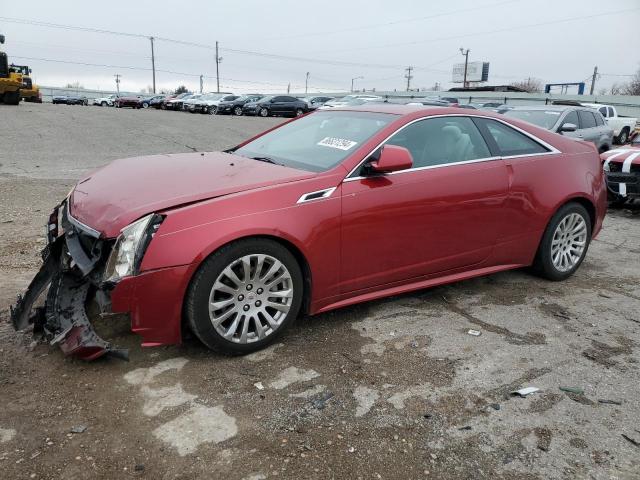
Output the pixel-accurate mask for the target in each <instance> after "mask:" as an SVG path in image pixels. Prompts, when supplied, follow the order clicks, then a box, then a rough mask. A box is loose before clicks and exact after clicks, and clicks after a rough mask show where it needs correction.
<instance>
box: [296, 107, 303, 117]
mask: <svg viewBox="0 0 640 480" xmlns="http://www.w3.org/2000/svg"><path fill="white" fill-rule="evenodd" d="M301 115H304V110H302V109H301V108H298V109H297V110H296V117H300V116H301Z"/></svg>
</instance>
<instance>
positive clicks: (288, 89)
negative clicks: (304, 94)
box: [287, 83, 291, 93]
mask: <svg viewBox="0 0 640 480" xmlns="http://www.w3.org/2000/svg"><path fill="white" fill-rule="evenodd" d="M290 91H291V84H290V83H288V84H287V93H289V92H290Z"/></svg>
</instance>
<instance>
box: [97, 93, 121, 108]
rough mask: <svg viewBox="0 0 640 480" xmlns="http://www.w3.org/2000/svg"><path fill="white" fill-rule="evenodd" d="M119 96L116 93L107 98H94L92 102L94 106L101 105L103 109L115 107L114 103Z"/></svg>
mask: <svg viewBox="0 0 640 480" xmlns="http://www.w3.org/2000/svg"><path fill="white" fill-rule="evenodd" d="M116 98H118V96H117V95H116V94H115V93H114V94H112V95H107V96H106V97H99V98H94V99H93V100H92V101H91V104H92V105H99V106H101V107H113V102H115V100H116Z"/></svg>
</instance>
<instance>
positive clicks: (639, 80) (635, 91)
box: [622, 68, 640, 95]
mask: <svg viewBox="0 0 640 480" xmlns="http://www.w3.org/2000/svg"><path fill="white" fill-rule="evenodd" d="M622 95H640V68H639V69H638V70H637V71H636V73H635V75H634V76H633V77H631V80H630V81H629V83H627V84H625V85H624V86H623V87H622Z"/></svg>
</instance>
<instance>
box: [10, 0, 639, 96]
mask: <svg viewBox="0 0 640 480" xmlns="http://www.w3.org/2000/svg"><path fill="white" fill-rule="evenodd" d="M25 5H27V4H26V3H24V2H11V1H9V0H0V33H4V34H5V35H6V37H7V38H6V43H5V45H4V50H5V51H6V52H7V53H8V55H9V61H14V62H15V63H18V64H28V65H30V66H31V67H32V69H33V76H34V78H35V80H36V82H38V83H39V84H41V85H46V86H63V85H65V84H67V83H72V82H80V84H82V85H83V86H85V87H86V88H99V89H115V82H114V77H113V75H114V74H116V73H118V74H121V75H122V83H121V89H122V90H128V91H139V90H140V89H141V88H145V87H146V86H148V85H151V83H152V80H151V71H150V69H151V59H150V45H149V44H150V42H149V40H148V39H146V38H143V37H135V36H119V35H109V34H104V33H97V32H91V31H78V30H73V29H63V28H51V27H46V26H41V25H33V24H29V23H17V22H16V21H15V19H21V20H27V21H29V22H36V23H37V22H45V23H51V24H61V25H71V26H79V27H88V28H90V29H91V28H93V29H103V30H110V31H116V32H124V33H132V34H138V35H143V36H151V35H153V36H155V37H163V38H166V39H173V40H181V41H184V42H191V43H197V44H202V45H205V46H207V45H209V46H212V45H214V44H215V41H216V40H218V41H219V42H220V56H221V57H223V60H222V63H221V64H220V77H221V89H223V90H225V91H236V92H247V91H257V92H271V91H284V90H286V88H287V84H289V83H290V84H291V89H292V92H293V91H295V92H303V91H304V84H305V74H306V72H309V91H310V92H312V91H320V90H324V91H330V90H337V91H346V90H349V89H350V86H351V79H352V78H354V77H364V78H363V79H357V80H355V85H356V88H360V89H362V88H366V89H367V90H369V89H371V88H374V87H375V88H376V89H377V90H393V89H394V88H395V89H398V90H403V89H405V88H406V79H405V78H404V75H405V73H406V72H405V71H404V70H403V69H404V68H405V67H406V66H409V65H411V66H413V67H415V70H414V71H413V75H414V78H413V79H412V87H413V88H417V87H420V88H430V87H432V86H433V85H434V84H435V83H436V82H439V83H440V84H441V85H442V87H444V88H449V87H451V86H454V85H453V84H452V83H451V71H452V67H453V64H454V63H458V62H461V61H463V60H464V58H463V57H462V55H461V54H460V51H459V49H460V47H464V48H465V49H467V48H468V49H470V50H471V52H470V54H469V61H486V62H490V63H491V67H490V72H489V83H490V84H505V83H510V82H512V81H516V80H522V79H526V78H527V77H535V78H539V79H541V80H542V81H543V82H544V83H547V82H549V83H557V82H579V81H585V80H587V79H589V81H590V77H591V74H592V72H593V67H594V66H595V65H597V66H598V69H599V71H600V72H601V73H602V76H601V77H600V78H599V79H598V82H597V84H596V91H598V90H600V88H603V87H607V88H609V87H610V86H611V85H612V84H613V83H614V82H624V81H628V80H629V77H625V76H623V75H628V74H633V73H634V72H635V71H636V70H637V69H638V68H639V67H640V56H639V55H638V51H637V48H634V45H635V44H637V41H638V39H640V34H639V33H638V26H639V25H640V1H639V0H608V1H604V0H562V1H560V0H447V1H444V0H442V1H440V0H432V1H419V0H414V1H411V0H395V1H393V2H390V1H388V0H367V1H366V2H365V1H357V2H356V1H351V2H348V1H344V0H341V1H336V0H322V1H316V0H304V1H301V0H295V1H294V0H290V1H285V0H282V1H276V0H273V1H268V0H235V1H226V0H217V1H206V0H190V1H189V0H182V1H180V2H177V1H175V0H174V1H171V2H168V1H161V0H157V1H136V2H133V1H124V0H110V1H108V2H105V1H91V0H87V1H84V2H77V1H70V0H55V1H50V0H30V1H29V2H28V8H25ZM620 11H624V12H622V13H615V12H620ZM586 17H588V18H586ZM11 19H14V20H11ZM551 22H554V23H551ZM247 52H249V53H247ZM251 52H253V53H251ZM155 53H156V68H157V69H158V72H157V77H156V78H157V89H158V90H160V89H161V88H163V89H174V88H176V87H177V86H178V85H180V84H184V85H186V86H187V87H188V88H190V89H194V90H197V89H198V88H199V75H200V74H203V75H205V79H204V87H205V90H209V91H210V90H213V91H215V88H216V87H215V60H214V58H215V53H214V51H213V50H212V49H210V48H201V47H196V46H192V45H185V44H178V43H173V42H169V41H166V40H161V39H158V40H156V42H155ZM261 54H266V55H261ZM26 57H29V58H26ZM281 57H293V58H281ZM36 59H37V60H36ZM43 59H49V60H58V61H63V62H80V63H87V64H99V65H107V66H106V67H103V66H89V65H84V66H83V65H76V64H73V63H59V62H51V61H44V60H43ZM124 67H129V68H124ZM167 72H173V73H167ZM252 82H253V83H252Z"/></svg>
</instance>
